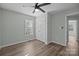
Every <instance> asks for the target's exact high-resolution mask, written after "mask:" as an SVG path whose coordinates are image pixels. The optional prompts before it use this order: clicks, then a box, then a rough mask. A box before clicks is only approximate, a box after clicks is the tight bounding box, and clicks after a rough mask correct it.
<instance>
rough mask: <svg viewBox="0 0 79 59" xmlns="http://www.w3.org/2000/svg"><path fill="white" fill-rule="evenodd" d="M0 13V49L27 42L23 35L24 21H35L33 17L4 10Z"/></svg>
mask: <svg viewBox="0 0 79 59" xmlns="http://www.w3.org/2000/svg"><path fill="white" fill-rule="evenodd" d="M1 12H2V14H3V19H2V20H3V23H2V26H3V29H2V32H3V35H2V36H3V37H2V47H4V46H8V45H12V44H16V43H20V42H24V41H27V40H25V35H24V20H26V19H29V20H35V17H32V16H28V15H24V14H20V13H17V12H13V11H8V10H4V9H3V10H2V11H1Z"/></svg>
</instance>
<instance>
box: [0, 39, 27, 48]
mask: <svg viewBox="0 0 79 59" xmlns="http://www.w3.org/2000/svg"><path fill="white" fill-rule="evenodd" d="M26 41H27V40H24V41H19V42H14V43H11V44H6V45H2V46H0V48H3V47H7V46H11V45H15V44H19V43H23V42H26Z"/></svg>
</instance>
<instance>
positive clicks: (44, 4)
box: [38, 3, 51, 7]
mask: <svg viewBox="0 0 79 59" xmlns="http://www.w3.org/2000/svg"><path fill="white" fill-rule="evenodd" d="M49 4H51V3H43V4H40V5H38V6H39V7H42V6H46V5H49Z"/></svg>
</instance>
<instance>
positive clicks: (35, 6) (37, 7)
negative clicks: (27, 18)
mask: <svg viewBox="0 0 79 59" xmlns="http://www.w3.org/2000/svg"><path fill="white" fill-rule="evenodd" d="M49 4H51V3H42V4H39V3H35V5H34V6H31V7H33V8H34V10H33V12H32V13H35V11H36V10H40V11H41V12H43V13H45V11H44V10H43V9H42V8H41V7H43V6H46V5H49Z"/></svg>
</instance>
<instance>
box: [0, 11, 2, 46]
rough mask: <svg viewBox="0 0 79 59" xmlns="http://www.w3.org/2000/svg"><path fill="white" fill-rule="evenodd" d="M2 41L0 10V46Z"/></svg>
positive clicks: (0, 15)
mask: <svg viewBox="0 0 79 59" xmlns="http://www.w3.org/2000/svg"><path fill="white" fill-rule="evenodd" d="M1 43H2V12H1V10H0V46H1Z"/></svg>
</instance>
